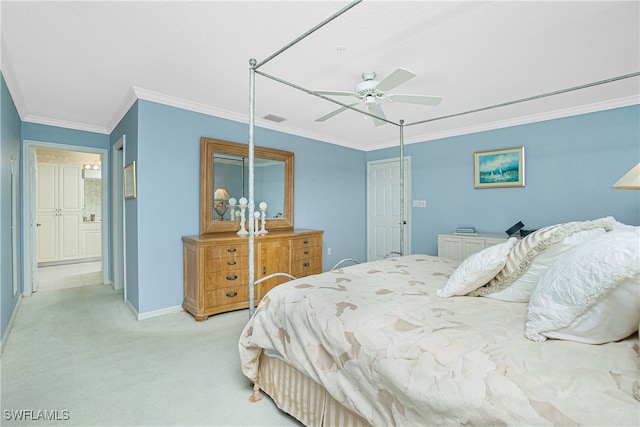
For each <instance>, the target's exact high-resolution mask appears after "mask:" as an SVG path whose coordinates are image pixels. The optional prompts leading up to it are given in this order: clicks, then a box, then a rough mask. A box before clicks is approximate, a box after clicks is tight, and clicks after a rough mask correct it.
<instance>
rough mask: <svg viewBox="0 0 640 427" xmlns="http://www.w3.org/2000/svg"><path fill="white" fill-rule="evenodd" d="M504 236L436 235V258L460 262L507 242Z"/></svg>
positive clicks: (506, 237)
mask: <svg viewBox="0 0 640 427" xmlns="http://www.w3.org/2000/svg"><path fill="white" fill-rule="evenodd" d="M508 238H509V237H508V236H505V235H504V234H480V233H479V234H478V235H476V236H462V235H459V234H439V235H438V256H440V257H444V258H449V259H453V260H456V261H462V260H463V259H465V258H466V257H468V256H469V255H471V254H474V253H476V252H480V251H481V250H483V249H486V248H488V247H491V246H493V245H497V244H498V243H502V242H505V241H507V239H508Z"/></svg>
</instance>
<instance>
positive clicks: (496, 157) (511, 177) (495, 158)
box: [473, 146, 525, 188]
mask: <svg viewBox="0 0 640 427" xmlns="http://www.w3.org/2000/svg"><path fill="white" fill-rule="evenodd" d="M473 165H474V167H473V176H474V188H504V187H524V173H525V172H524V146H520V147H511V148H502V149H498V150H486V151H476V152H475V153H473Z"/></svg>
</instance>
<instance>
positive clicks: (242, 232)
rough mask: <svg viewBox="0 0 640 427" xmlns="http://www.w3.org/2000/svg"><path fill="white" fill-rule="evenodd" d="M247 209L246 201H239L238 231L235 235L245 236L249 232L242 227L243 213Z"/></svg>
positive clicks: (243, 199)
mask: <svg viewBox="0 0 640 427" xmlns="http://www.w3.org/2000/svg"><path fill="white" fill-rule="evenodd" d="M245 209H247V199H245V198H244V197H243V198H241V199H240V230H238V232H237V233H236V234H237V235H238V236H246V235H247V234H249V232H248V231H247V230H246V228H245V227H244V211H245Z"/></svg>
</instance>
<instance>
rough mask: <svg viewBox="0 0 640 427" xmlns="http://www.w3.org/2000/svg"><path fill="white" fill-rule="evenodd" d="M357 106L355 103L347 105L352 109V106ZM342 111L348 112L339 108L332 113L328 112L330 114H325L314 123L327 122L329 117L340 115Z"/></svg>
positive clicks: (343, 108)
mask: <svg viewBox="0 0 640 427" xmlns="http://www.w3.org/2000/svg"><path fill="white" fill-rule="evenodd" d="M357 104H358V103H357V102H355V103H353V104H350V105H349V107H353V106H354V105H357ZM344 110H348V108H347V107H340V108H338V109H337V110H333V111H332V112H330V113H328V114H325V115H324V116H322V117H319V118H317V119H316V120H315V121H316V122H324V121H325V120H329V119H330V118H331V117H333V116H336V115H338V114H340V113H342V112H343V111H344Z"/></svg>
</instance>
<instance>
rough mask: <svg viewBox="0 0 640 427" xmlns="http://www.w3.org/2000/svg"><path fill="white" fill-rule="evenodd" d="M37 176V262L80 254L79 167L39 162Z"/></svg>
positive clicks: (66, 258)
mask: <svg viewBox="0 0 640 427" xmlns="http://www.w3.org/2000/svg"><path fill="white" fill-rule="evenodd" d="M37 180H38V184H37V185H38V197H37V203H38V206H37V209H38V224H40V225H39V226H38V262H48V261H62V260H71V259H77V258H80V257H81V255H82V254H81V252H80V225H81V224H82V192H81V190H82V185H81V169H80V167H79V166H72V165H65V164H55V163H39V164H38V175H37Z"/></svg>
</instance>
